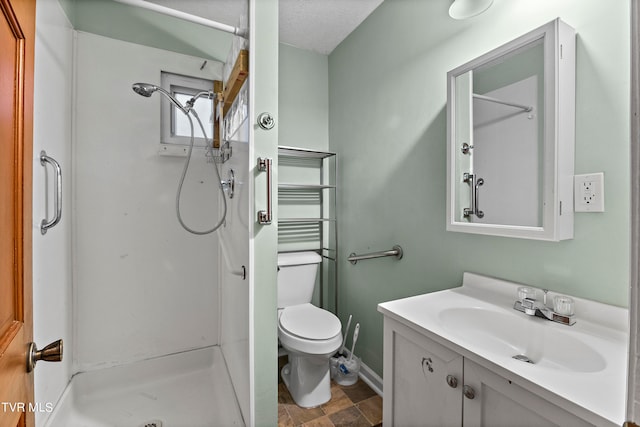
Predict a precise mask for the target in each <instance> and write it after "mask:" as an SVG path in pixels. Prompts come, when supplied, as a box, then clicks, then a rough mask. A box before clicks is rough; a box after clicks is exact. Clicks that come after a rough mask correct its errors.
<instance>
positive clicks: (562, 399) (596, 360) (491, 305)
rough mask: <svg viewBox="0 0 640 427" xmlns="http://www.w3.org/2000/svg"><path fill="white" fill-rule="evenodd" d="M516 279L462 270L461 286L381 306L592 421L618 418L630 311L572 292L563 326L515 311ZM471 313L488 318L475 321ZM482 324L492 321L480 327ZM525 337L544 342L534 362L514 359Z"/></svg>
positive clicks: (620, 416) (524, 348) (602, 422)
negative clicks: (571, 317) (570, 312)
mask: <svg viewBox="0 0 640 427" xmlns="http://www.w3.org/2000/svg"><path fill="white" fill-rule="evenodd" d="M518 286H523V285H521V284H516V283H513V282H507V281H504V280H500V279H494V278H490V277H486V276H480V275H476V274H472V273H465V274H464V279H463V285H462V286H461V287H459V288H454V289H449V290H445V291H440V292H434V293H430V294H425V295H418V296H415V297H409V298H404V299H400V300H396V301H389V302H385V303H382V304H380V305H378V311H380V312H381V313H383V314H384V315H385V316H387V317H389V318H392V319H394V320H396V321H398V322H401V323H403V324H405V325H407V326H408V327H410V328H412V329H414V330H416V331H418V332H420V333H421V334H424V335H425V336H427V337H429V338H431V339H434V340H436V341H438V342H439V343H441V344H443V345H445V346H447V347H449V348H451V349H452V350H454V351H456V352H458V353H460V354H462V355H463V356H465V357H467V358H469V359H470V360H473V361H474V362H476V363H479V364H481V365H484V366H486V367H487V368H489V369H491V370H494V371H497V373H498V374H501V375H503V376H504V375H508V376H511V377H513V375H515V376H516V378H517V380H518V382H520V383H521V384H522V385H523V386H525V388H527V389H529V390H530V391H532V392H534V393H537V394H539V395H541V397H543V398H545V399H548V400H552V401H554V403H556V404H558V405H559V406H561V407H563V408H564V409H566V410H568V411H569V412H572V413H575V414H576V415H578V416H580V417H581V418H583V419H585V420H587V421H589V422H592V423H594V424H596V425H606V424H609V423H610V424H611V425H617V426H620V425H622V424H623V423H624V421H625V407H626V400H627V397H626V386H627V365H628V363H627V358H628V342H629V332H628V310H627V309H624V308H620V307H614V306H610V305H607V304H602V303H597V302H594V301H589V300H584V299H581V298H576V297H573V299H574V300H575V307H576V315H575V317H576V323H575V324H574V325H573V326H567V325H562V324H559V323H555V322H551V321H548V320H545V319H541V318H537V317H531V316H527V315H525V314H524V313H521V312H519V311H516V310H514V309H513V303H514V302H515V300H516V299H517V287H518ZM549 295H550V296H552V295H555V294H553V293H552V292H550V293H549ZM460 309H468V310H466V311H464V310H460ZM463 312H464V315H461V316H458V318H456V316H457V315H458V313H463ZM476 314H478V315H485V318H487V319H489V320H490V321H489V322H487V323H483V321H482V319H480V318H478V322H474V321H473V316H475V315H476ZM487 314H488V317H487V316H486V315H487ZM465 316H466V317H465ZM485 324H487V325H489V324H490V325H491V326H490V327H487V328H486V329H487V330H486V331H484V330H479V329H478V328H479V327H483V325H485ZM479 325H480V326H479ZM492 329H493V330H498V329H499V332H496V333H495V334H494V333H493V332H492ZM496 334H497V335H498V337H496V336H495V335H496ZM510 337H512V338H513V340H511V339H510ZM541 337H542V338H541ZM527 340H529V341H535V340H538V341H540V342H539V343H538V344H540V343H541V342H543V344H542V347H541V348H542V350H540V351H539V353H540V355H539V356H540V357H539V359H540V360H539V361H537V363H536V364H529V363H525V362H522V361H518V360H515V359H513V358H512V356H514V353H517V352H519V351H523V352H525V353H526V352H527V351H532V352H533V353H534V356H535V353H536V350H535V349H534V350H531V348H528V349H527V347H530V346H529V345H528V344H527V342H526V341H527ZM523 343H524V344H523ZM554 343H555V344H554ZM521 344H523V345H521ZM554 347H558V348H554ZM558 349H560V351H557V350H558ZM573 353H575V354H573ZM545 354H548V355H549V357H548V358H547V357H545ZM527 355H528V354H527ZM532 358H533V359H535V357H532Z"/></svg>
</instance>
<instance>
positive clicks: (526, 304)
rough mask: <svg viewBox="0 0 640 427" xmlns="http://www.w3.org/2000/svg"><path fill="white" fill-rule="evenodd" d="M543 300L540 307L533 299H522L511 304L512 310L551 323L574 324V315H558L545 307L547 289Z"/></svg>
mask: <svg viewBox="0 0 640 427" xmlns="http://www.w3.org/2000/svg"><path fill="white" fill-rule="evenodd" d="M543 291H544V299H543V303H542V305H540V304H539V303H538V301H537V300H536V299H534V298H522V299H521V300H517V301H516V302H515V303H514V304H513V308H514V310H518V311H521V312H523V313H524V314H526V315H528V316H536V317H541V318H543V319H547V320H551V321H552V322H558V323H562V324H563V325H569V326H571V325H573V324H574V323H576V319H575V317H574V315H568V314H560V313H557V312H555V311H554V310H553V309H551V308H549V307H547V292H549V291H548V290H547V289H544V290H543Z"/></svg>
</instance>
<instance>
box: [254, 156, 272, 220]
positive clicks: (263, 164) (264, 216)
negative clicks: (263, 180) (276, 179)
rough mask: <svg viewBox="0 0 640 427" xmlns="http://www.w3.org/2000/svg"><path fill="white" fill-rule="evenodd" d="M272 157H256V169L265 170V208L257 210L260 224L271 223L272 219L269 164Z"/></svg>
mask: <svg viewBox="0 0 640 427" xmlns="http://www.w3.org/2000/svg"><path fill="white" fill-rule="evenodd" d="M272 162H273V160H272V159H263V158H261V157H258V170H259V171H260V172H267V210H266V211H258V223H259V224H262V225H268V224H271V220H272V212H273V211H272V203H271V202H272V201H271V199H272V192H271V188H272V186H271V164H272Z"/></svg>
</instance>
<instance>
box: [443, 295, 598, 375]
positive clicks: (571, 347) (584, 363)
mask: <svg viewBox="0 0 640 427" xmlns="http://www.w3.org/2000/svg"><path fill="white" fill-rule="evenodd" d="M438 321H439V322H440V323H441V324H442V327H443V328H445V329H446V330H447V331H448V332H449V333H450V334H451V335H452V336H456V337H459V338H460V339H462V340H464V342H465V344H466V345H472V346H479V347H482V348H487V349H490V351H491V352H493V353H496V354H497V355H500V356H503V357H515V356H519V357H518V358H517V359H518V360H520V361H521V362H522V363H527V360H528V361H529V363H532V364H533V365H534V366H536V367H540V368H547V369H558V370H563V371H573V372H598V371H601V370H603V369H605V367H606V366H607V364H606V361H605V359H604V357H603V356H602V355H601V354H600V353H599V352H598V351H597V350H595V349H594V348H592V347H591V346H589V345H588V344H586V343H585V342H583V341H582V340H581V339H580V338H579V337H577V336H575V335H577V334H572V333H571V330H568V331H567V332H565V331H562V330H559V328H557V327H553V328H552V327H549V326H551V325H548V324H546V322H547V321H545V320H543V319H538V318H532V317H529V316H526V315H524V314H522V313H519V312H517V311H515V310H514V312H513V313H510V312H506V311H500V310H493V309H488V308H483V307H456V308H446V309H443V310H442V311H440V312H439V314H438Z"/></svg>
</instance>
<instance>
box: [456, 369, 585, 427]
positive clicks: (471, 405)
mask: <svg viewBox="0 0 640 427" xmlns="http://www.w3.org/2000/svg"><path fill="white" fill-rule="evenodd" d="M464 384H465V386H468V387H471V389H473V393H474V395H475V396H473V398H471V399H470V398H468V397H465V398H464V402H463V425H464V426H465V427H476V426H478V427H480V426H482V427H549V426H558V427H573V426H591V425H592V424H589V423H587V422H585V421H583V420H581V419H579V418H578V417H576V416H575V415H573V414H571V413H569V412H567V411H565V410H564V409H562V408H560V407H559V406H556V405H554V404H552V403H550V402H548V401H546V400H544V399H542V398H541V397H539V396H537V395H535V394H533V393H531V392H529V391H527V390H525V389H524V388H522V387H521V386H519V385H517V384H515V383H512V382H511V381H509V380H508V379H506V378H504V377H501V376H499V375H497V374H495V373H493V372H491V371H490V370H488V369H486V368H483V367H482V366H480V365H478V364H476V363H473V362H471V361H469V360H468V359H465V361H464Z"/></svg>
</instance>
